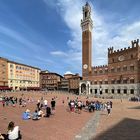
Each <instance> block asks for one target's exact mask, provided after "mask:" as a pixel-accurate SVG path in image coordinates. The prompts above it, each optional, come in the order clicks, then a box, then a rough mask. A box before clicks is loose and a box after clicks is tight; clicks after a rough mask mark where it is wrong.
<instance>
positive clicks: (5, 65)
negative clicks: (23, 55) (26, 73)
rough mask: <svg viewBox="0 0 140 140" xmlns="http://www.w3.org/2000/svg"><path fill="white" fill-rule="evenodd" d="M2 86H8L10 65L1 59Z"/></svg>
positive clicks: (0, 82) (0, 84)
mask: <svg viewBox="0 0 140 140" xmlns="http://www.w3.org/2000/svg"><path fill="white" fill-rule="evenodd" d="M0 86H8V63H7V60H6V59H4V58H1V57H0Z"/></svg>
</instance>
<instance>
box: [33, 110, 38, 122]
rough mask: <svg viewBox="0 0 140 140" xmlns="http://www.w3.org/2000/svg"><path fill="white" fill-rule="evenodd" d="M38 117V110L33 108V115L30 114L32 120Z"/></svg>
mask: <svg viewBox="0 0 140 140" xmlns="http://www.w3.org/2000/svg"><path fill="white" fill-rule="evenodd" d="M39 119H40V117H39V116H38V112H37V110H35V112H34V113H33V116H32V120H39Z"/></svg>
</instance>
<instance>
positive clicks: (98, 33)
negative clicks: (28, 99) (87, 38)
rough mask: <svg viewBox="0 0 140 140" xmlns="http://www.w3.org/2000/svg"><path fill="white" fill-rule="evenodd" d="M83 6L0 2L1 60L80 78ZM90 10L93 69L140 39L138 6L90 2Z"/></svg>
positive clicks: (66, 1) (124, 1) (69, 1)
mask: <svg viewBox="0 0 140 140" xmlns="http://www.w3.org/2000/svg"><path fill="white" fill-rule="evenodd" d="M85 2H86V1H85V0H0V57H5V58H8V59H10V60H13V61H17V62H20V63H23V64H28V65H32V66H35V67H39V68H40V69H42V70H46V69H47V70H49V71H51V72H56V73H59V74H62V75H63V74H64V73H65V72H66V71H71V72H72V73H80V74H81V60H82V58H81V56H82V54H81V49H82V45H81V41H82V40H81V27H80V21H81V18H82V6H83V5H84V4H85ZM88 2H89V3H90V5H91V7H92V19H93V24H94V28H93V52H92V60H93V61H92V63H93V64H92V65H93V66H97V65H104V64H107V48H109V47H110V46H114V48H115V49H119V48H124V47H128V46H131V44H130V43H131V40H134V39H137V38H139V39H140V14H139V12H140V10H139V9H140V1H139V0H91V1H90V0H88Z"/></svg>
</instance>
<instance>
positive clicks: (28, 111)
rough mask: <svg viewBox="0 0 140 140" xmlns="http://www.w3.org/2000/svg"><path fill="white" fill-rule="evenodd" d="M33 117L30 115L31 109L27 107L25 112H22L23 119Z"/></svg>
mask: <svg viewBox="0 0 140 140" xmlns="http://www.w3.org/2000/svg"><path fill="white" fill-rule="evenodd" d="M30 118H31V117H30V110H29V109H27V110H26V111H25V112H23V114H22V119H23V120H29V119H30Z"/></svg>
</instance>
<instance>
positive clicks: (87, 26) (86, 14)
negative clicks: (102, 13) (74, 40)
mask: <svg viewBox="0 0 140 140" xmlns="http://www.w3.org/2000/svg"><path fill="white" fill-rule="evenodd" d="M81 27H82V31H86V30H89V31H92V28H93V22H92V19H91V7H90V5H89V4H88V2H87V3H86V4H85V6H83V19H82V20H81Z"/></svg>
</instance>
